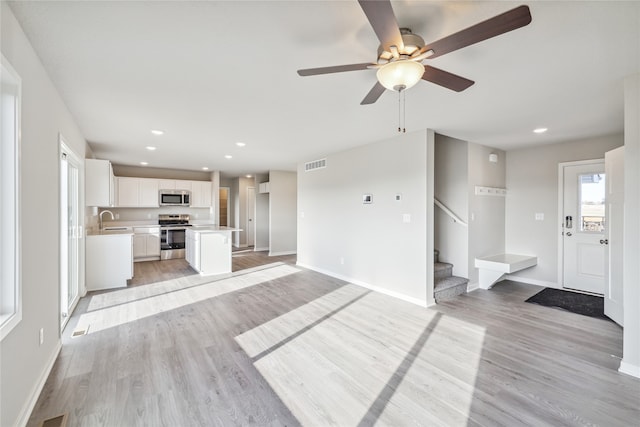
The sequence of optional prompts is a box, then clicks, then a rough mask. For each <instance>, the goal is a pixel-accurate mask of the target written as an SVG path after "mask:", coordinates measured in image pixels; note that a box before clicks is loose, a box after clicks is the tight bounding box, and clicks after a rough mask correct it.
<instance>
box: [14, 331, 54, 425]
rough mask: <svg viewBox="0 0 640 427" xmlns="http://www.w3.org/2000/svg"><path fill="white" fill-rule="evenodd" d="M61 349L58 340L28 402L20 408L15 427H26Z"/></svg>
mask: <svg viewBox="0 0 640 427" xmlns="http://www.w3.org/2000/svg"><path fill="white" fill-rule="evenodd" d="M61 349H62V341H60V340H58V343H57V344H56V347H55V349H54V351H53V353H51V357H50V358H49V361H48V362H47V365H46V366H45V367H44V370H43V371H42V372H41V373H40V378H38V381H37V382H36V384H35V385H34V386H33V388H32V389H31V395H30V396H29V400H27V403H26V404H25V405H24V407H23V408H22V411H21V412H20V416H19V417H18V420H17V422H16V424H15V425H17V426H26V425H27V422H28V421H29V417H30V416H31V412H33V408H35V406H36V403H37V402H38V398H39V397H40V393H42V389H43V388H44V384H45V383H46V382H47V378H49V374H50V373H51V370H52V369H53V365H54V364H55V363H56V359H57V358H58V354H60V350H61Z"/></svg>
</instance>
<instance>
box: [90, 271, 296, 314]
mask: <svg viewBox="0 0 640 427" xmlns="http://www.w3.org/2000/svg"><path fill="white" fill-rule="evenodd" d="M281 265H285V264H284V263H282V262H274V263H270V264H266V265H263V266H259V267H254V268H249V269H246V270H241V271H237V272H233V273H225V274H220V275H217V276H201V275H199V274H193V275H190V276H183V277H179V278H175V279H170V280H165V281H162V282H156V283H150V284H147V285H138V286H133V287H129V288H122V289H117V290H112V291H110V292H105V293H101V294H95V295H91V296H90V298H91V300H90V302H89V306H88V308H87V312H89V311H94V310H102V309H104V308H107V307H112V306H116V305H120V304H125V303H129V302H132V301H136V300H142V299H146V298H149V297H153V296H156V295H162V294H166V293H169V292H175V291H178V290H182V289H186V288H187V287H191V286H200V285H203V284H206V283H210V282H214V281H220V280H223V279H227V278H230V277H237V276H240V275H243V274H249V273H253V272H256V271H261V270H266V269H269V268H273V267H278V266H281Z"/></svg>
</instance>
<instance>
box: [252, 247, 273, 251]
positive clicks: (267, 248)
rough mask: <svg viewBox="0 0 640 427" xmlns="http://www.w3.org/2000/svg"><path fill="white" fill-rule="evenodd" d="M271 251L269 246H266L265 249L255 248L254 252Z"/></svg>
mask: <svg viewBox="0 0 640 427" xmlns="http://www.w3.org/2000/svg"><path fill="white" fill-rule="evenodd" d="M268 250H269V246H265V247H264V248H256V247H254V248H253V251H254V252H264V251H268Z"/></svg>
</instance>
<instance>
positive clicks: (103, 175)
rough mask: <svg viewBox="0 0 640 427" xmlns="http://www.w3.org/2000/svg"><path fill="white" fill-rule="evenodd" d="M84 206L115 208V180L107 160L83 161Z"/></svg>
mask: <svg viewBox="0 0 640 427" xmlns="http://www.w3.org/2000/svg"><path fill="white" fill-rule="evenodd" d="M84 175H85V196H84V200H85V205H87V206H98V207H113V206H115V201H116V200H115V182H114V181H115V179H114V176H113V167H112V166H111V162H110V161H108V160H98V159H85V160H84Z"/></svg>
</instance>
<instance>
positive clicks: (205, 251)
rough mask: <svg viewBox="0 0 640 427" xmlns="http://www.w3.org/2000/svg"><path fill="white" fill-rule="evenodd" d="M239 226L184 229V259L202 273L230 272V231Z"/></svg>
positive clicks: (235, 229) (234, 230)
mask: <svg viewBox="0 0 640 427" xmlns="http://www.w3.org/2000/svg"><path fill="white" fill-rule="evenodd" d="M237 231H242V229H240V228H232V227H220V226H217V225H210V226H194V227H192V228H189V229H187V231H186V236H185V237H186V245H185V249H186V254H185V257H186V260H187V262H188V263H189V265H190V266H191V267H192V268H193V269H194V270H196V271H197V272H198V273H200V274H202V275H210V274H225V273H231V242H232V239H231V233H234V232H237Z"/></svg>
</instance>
